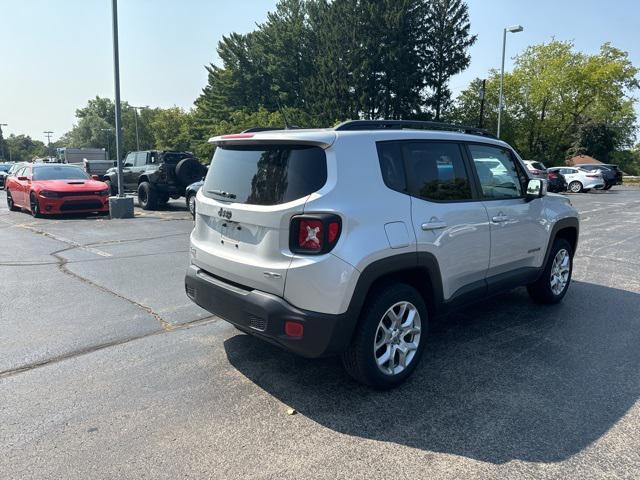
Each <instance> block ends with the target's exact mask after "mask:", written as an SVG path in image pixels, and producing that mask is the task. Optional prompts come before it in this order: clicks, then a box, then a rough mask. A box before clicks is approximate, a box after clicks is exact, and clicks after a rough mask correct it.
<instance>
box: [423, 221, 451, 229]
mask: <svg viewBox="0 0 640 480" xmlns="http://www.w3.org/2000/svg"><path fill="white" fill-rule="evenodd" d="M421 227H422V230H438V229H440V228H447V224H446V223H445V222H441V221H439V220H438V221H431V222H427V223H423V224H422V225H421Z"/></svg>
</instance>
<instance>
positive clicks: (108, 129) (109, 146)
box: [100, 128, 113, 156]
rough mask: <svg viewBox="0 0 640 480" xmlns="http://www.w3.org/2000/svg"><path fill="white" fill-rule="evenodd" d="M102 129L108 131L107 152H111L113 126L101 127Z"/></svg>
mask: <svg viewBox="0 0 640 480" xmlns="http://www.w3.org/2000/svg"><path fill="white" fill-rule="evenodd" d="M100 131H101V132H107V153H109V149H110V148H111V132H113V128H101V129H100ZM109 156H111V155H109Z"/></svg>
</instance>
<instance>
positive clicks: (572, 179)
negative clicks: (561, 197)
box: [547, 167, 604, 193]
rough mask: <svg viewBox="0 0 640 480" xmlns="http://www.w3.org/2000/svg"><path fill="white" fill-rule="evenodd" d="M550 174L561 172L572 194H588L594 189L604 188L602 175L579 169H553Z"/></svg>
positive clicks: (550, 169) (598, 172) (549, 170)
mask: <svg viewBox="0 0 640 480" xmlns="http://www.w3.org/2000/svg"><path fill="white" fill-rule="evenodd" d="M547 171H548V172H559V173H561V174H562V175H563V176H564V178H565V179H566V180H567V185H568V189H569V191H570V192H572V193H580V192H588V191H589V190H591V189H592V188H602V187H604V178H603V176H602V173H601V172H600V171H599V170H597V171H595V172H590V171H587V170H583V169H581V168H578V167H552V168H549V169H547Z"/></svg>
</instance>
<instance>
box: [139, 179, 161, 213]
mask: <svg viewBox="0 0 640 480" xmlns="http://www.w3.org/2000/svg"><path fill="white" fill-rule="evenodd" d="M138 205H140V208H142V209H143V210H157V209H158V192H156V190H155V188H153V187H152V186H151V184H150V183H149V182H142V183H141V184H140V185H138Z"/></svg>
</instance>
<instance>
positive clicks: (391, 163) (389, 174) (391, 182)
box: [378, 142, 407, 192]
mask: <svg viewBox="0 0 640 480" xmlns="http://www.w3.org/2000/svg"><path fill="white" fill-rule="evenodd" d="M378 159H379V160H380V171H381V172H382V178H383V180H384V183H385V185H386V186H387V187H389V188H391V189H393V190H397V191H399V192H406V191H407V181H406V176H405V174H404V164H403V162H402V144H401V143H398V142H382V143H378Z"/></svg>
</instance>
